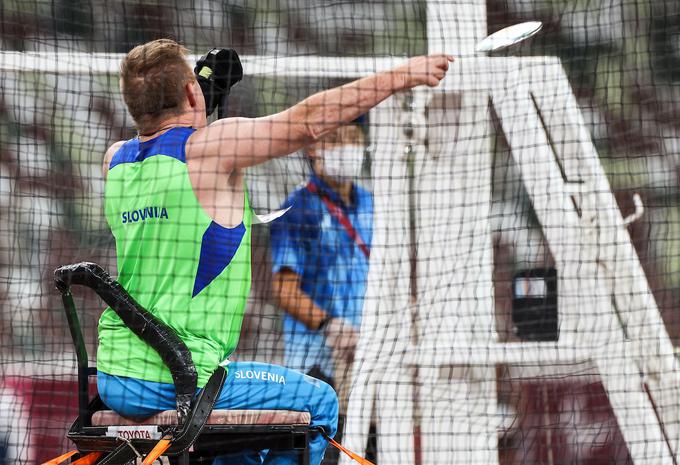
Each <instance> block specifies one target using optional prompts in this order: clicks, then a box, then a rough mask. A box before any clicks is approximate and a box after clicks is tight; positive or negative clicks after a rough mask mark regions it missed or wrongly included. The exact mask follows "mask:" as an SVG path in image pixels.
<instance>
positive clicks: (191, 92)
mask: <svg viewBox="0 0 680 465" xmlns="http://www.w3.org/2000/svg"><path fill="white" fill-rule="evenodd" d="M184 93H185V94H186V96H187V100H188V101H189V106H190V107H191V108H195V107H196V106H197V105H198V98H197V96H196V89H195V88H194V83H193V82H189V83H187V84H185V85H184Z"/></svg>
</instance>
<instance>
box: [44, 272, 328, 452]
mask: <svg viewBox="0 0 680 465" xmlns="http://www.w3.org/2000/svg"><path fill="white" fill-rule="evenodd" d="M79 266H81V267H82V266H87V267H90V268H92V267H93V266H94V267H96V268H97V269H98V270H100V271H101V272H102V273H103V274H104V275H106V273H105V272H104V271H103V270H101V268H99V267H98V266H97V265H94V264H90V263H83V264H77V265H70V266H69V267H70V268H71V269H75V268H77V267H79ZM65 268H68V267H62V268H59V269H57V270H56V271H55V276H56V277H55V282H56V284H57V289H58V290H59V291H60V292H61V297H62V303H63V305H64V311H65V313H66V319H67V321H68V325H69V330H70V332H71V338H72V340H73V344H74V347H75V351H76V358H77V362H78V417H77V418H76V419H75V421H74V422H73V424H72V425H71V427H70V429H69V431H68V434H67V437H68V438H69V439H70V440H71V441H73V443H74V444H75V445H76V447H77V449H78V451H79V453H80V454H85V453H89V452H97V451H100V452H105V453H106V452H113V451H114V450H116V449H118V448H119V447H120V446H121V445H122V444H123V443H127V444H128V445H129V446H130V448H131V450H132V452H134V454H135V455H145V454H148V453H149V452H150V451H151V449H152V448H153V447H154V446H155V445H156V442H157V441H156V440H149V439H130V440H127V439H122V438H120V437H117V436H106V433H107V429H108V426H92V415H93V414H94V413H95V412H97V411H99V410H108V408H107V407H106V406H105V405H104V403H103V402H102V400H101V398H100V397H99V395H96V396H95V397H94V398H93V399H90V398H89V386H90V377H91V376H96V375H97V370H96V367H91V366H89V361H88V353H87V347H86V345H85V339H84V337H83V332H82V328H81V324H80V319H79V318H78V311H77V309H76V305H75V302H74V300H73V295H72V293H71V289H70V285H71V284H81V285H85V286H87V287H90V288H91V289H93V290H95V292H97V293H98V294H100V296H101V293H100V291H101V285H99V286H94V285H92V284H91V283H87V282H78V281H82V280H77V279H73V280H72V282H71V280H68V279H64V277H63V273H62V275H61V276H60V275H59V272H60V270H63V269H65ZM106 276H107V277H108V275H106ZM116 284H117V283H116ZM105 300H106V299H105ZM152 318H153V317H152ZM156 323H158V324H159V325H162V326H165V325H164V324H163V323H162V322H160V321H159V320H156ZM206 390H207V389H206ZM204 391H205V390H204ZM202 392H203V391H202ZM206 395H207V394H206ZM199 396H200V394H199ZM197 402H198V399H194V401H193V402H192V405H195V404H196V403H197ZM184 426H185V425H182V424H178V425H176V426H167V427H164V426H160V427H159V429H160V430H161V432H163V433H165V432H166V430H167V431H171V430H173V429H174V430H178V429H180V430H181V429H182V428H184ZM313 433H315V428H313V427H312V426H310V425H291V424H282V425H204V426H202V427H201V428H200V430H199V432H198V433H197V434H196V438H195V440H194V441H192V443H191V444H190V447H189V446H186V447H181V448H179V447H175V448H173V446H172V445H171V446H170V448H169V449H168V450H167V451H166V452H165V453H164V454H163V455H166V456H169V457H178V463H179V464H180V465H188V464H190V463H191V464H194V463H209V461H212V458H214V457H217V456H219V455H223V454H230V453H238V452H245V451H260V450H263V449H269V450H293V451H295V452H296V453H297V454H298V463H300V464H301V465H308V464H309V441H310V435H311V434H313ZM76 458H77V457H74V459H76ZM133 458H134V456H133ZM174 462H175V461H174V460H173V463H174ZM100 463H106V464H107V465H115V464H116V463H121V462H116V461H106V456H105V457H104V458H103V459H101V462H100ZM122 463H125V462H122Z"/></svg>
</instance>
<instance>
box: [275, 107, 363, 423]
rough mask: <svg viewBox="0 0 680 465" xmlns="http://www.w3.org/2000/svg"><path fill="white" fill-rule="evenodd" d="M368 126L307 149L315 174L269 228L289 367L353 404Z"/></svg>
mask: <svg viewBox="0 0 680 465" xmlns="http://www.w3.org/2000/svg"><path fill="white" fill-rule="evenodd" d="M363 123H364V121H363V119H359V120H356V121H355V122H353V123H352V124H348V125H345V126H341V127H340V128H338V129H337V130H336V131H334V132H332V133H330V134H329V135H327V136H326V137H324V138H323V139H322V140H321V141H319V142H317V143H315V144H314V145H311V146H309V147H307V148H306V149H305V152H306V154H307V157H308V159H309V161H310V165H311V168H312V174H311V175H310V177H309V179H308V181H306V182H305V183H303V184H302V185H301V186H299V187H298V188H297V189H296V190H295V191H294V192H293V193H292V194H291V195H290V197H289V198H288V199H287V200H286V201H285V203H284V205H283V208H287V207H291V208H290V210H289V211H288V212H287V213H286V214H285V215H283V216H282V217H281V218H279V219H277V220H276V221H274V222H273V223H272V226H271V249H272V266H273V281H272V282H273V285H272V287H273V294H274V298H275V300H276V301H277V303H278V304H279V306H280V307H281V308H283V310H284V311H285V319H284V326H283V330H284V342H285V362H284V364H285V365H286V366H288V367H290V368H295V369H298V370H301V371H303V372H304V373H308V374H310V375H312V376H315V377H319V378H321V379H324V380H326V381H331V382H332V384H334V387H335V389H336V391H337V392H338V398H339V401H340V411H341V413H342V412H343V411H344V410H345V409H346V403H347V397H348V388H349V380H348V376H347V375H348V371H349V367H350V366H351V361H352V359H353V357H354V349H355V346H356V343H357V340H358V331H359V327H360V324H361V313H362V307H363V303H364V294H365V292H366V280H367V276H368V264H369V255H370V246H371V237H372V235H373V197H372V195H371V193H370V192H368V191H367V190H365V189H363V188H362V187H361V186H359V185H358V184H356V182H355V181H356V179H357V178H358V177H359V176H360V175H361V171H362V166H363V163H364V154H365V152H366V137H365V125H364V124H363Z"/></svg>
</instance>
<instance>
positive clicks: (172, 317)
mask: <svg viewBox="0 0 680 465" xmlns="http://www.w3.org/2000/svg"><path fill="white" fill-rule="evenodd" d="M193 133H194V129H192V128H187V127H175V128H172V129H170V130H168V131H167V132H164V133H162V134H161V135H159V136H157V137H154V138H152V139H150V140H146V141H143V142H140V140H139V139H138V138H135V139H132V140H129V141H127V142H125V143H124V144H123V145H122V146H120V148H118V150H117V151H116V152H115V153H114V155H113V157H112V158H111V161H110V163H109V166H108V176H107V181H106V192H105V208H106V218H107V220H108V222H109V225H110V227H111V230H112V232H113V235H114V237H115V239H116V251H117V259H118V281H119V282H120V283H121V285H122V286H123V287H125V288H126V289H127V290H128V292H129V293H130V294H131V295H132V296H133V297H134V298H135V299H136V300H137V301H138V302H139V303H140V304H141V305H142V306H144V307H145V308H147V309H148V310H149V311H150V312H152V313H153V314H154V315H155V316H156V317H158V318H160V319H161V320H162V321H164V322H165V323H167V324H168V325H170V326H171V327H172V328H173V329H174V330H175V331H176V332H177V334H178V335H179V337H180V338H181V339H182V340H183V341H184V342H185V343H186V344H187V346H188V347H189V349H190V350H191V353H192V358H193V361H194V364H195V365H196V369H197V371H198V376H199V386H203V385H204V384H205V382H206V381H207V379H208V377H209V376H210V374H212V372H213V371H214V369H215V367H216V366H217V365H218V364H219V363H221V362H222V361H223V360H225V359H226V357H227V356H228V355H229V354H230V353H231V352H232V351H233V350H234V349H235V348H236V344H237V343H238V339H239V333H240V328H241V322H242V319H243V311H244V308H245V302H246V298H247V296H248V292H249V289H250V276H251V273H250V218H251V213H250V208H249V205H248V199H247V195H246V196H245V197H244V198H245V200H244V203H243V210H242V215H240V216H242V218H243V220H242V221H241V223H240V224H238V225H237V226H235V227H233V228H226V227H223V226H220V225H219V224H217V223H216V222H215V221H213V220H212V218H211V217H210V216H208V214H207V213H206V212H205V210H204V208H203V207H202V206H201V204H200V203H199V201H198V199H197V198H196V195H195V194H194V188H193V187H192V183H191V179H190V175H189V170H188V166H187V162H186V154H185V153H186V152H185V146H186V142H187V140H188V138H189V137H190V136H191V134H193ZM227 297H228V298H227ZM99 339H100V344H99V351H98V356H97V359H98V362H97V363H98V368H99V370H100V371H103V372H105V373H108V374H112V375H117V376H127V377H133V378H139V379H143V380H146V381H155V382H164V383H172V378H171V376H170V372H169V371H168V369H167V368H166V367H165V366H164V364H163V362H162V361H161V359H160V357H159V356H158V354H157V353H156V352H154V350H153V349H151V348H150V347H148V346H147V345H146V344H145V343H143V342H142V341H141V340H139V339H138V338H137V337H136V336H134V335H133V334H132V332H130V330H128V329H127V328H126V327H125V325H123V323H122V322H121V321H120V319H119V318H118V316H117V315H115V313H114V312H113V311H111V310H110V309H108V310H106V311H105V312H104V313H103V314H102V317H101V320H100V325H99Z"/></svg>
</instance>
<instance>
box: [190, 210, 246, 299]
mask: <svg viewBox="0 0 680 465" xmlns="http://www.w3.org/2000/svg"><path fill="white" fill-rule="evenodd" d="M245 233H246V227H245V225H244V224H243V222H241V224H239V225H238V226H236V227H235V228H225V227H224V226H221V225H219V224H217V223H215V222H214V221H212V222H211V223H210V225H209V226H208V228H207V229H206V230H205V232H204V233H203V240H202V241H201V256H200V258H199V260H198V268H197V269H196V279H195V281H194V291H193V293H192V294H191V297H196V295H198V293H199V292H201V291H202V290H203V289H204V288H205V287H206V286H207V285H208V284H210V283H211V282H212V281H213V279H215V278H216V277H217V276H219V274H220V273H222V271H223V270H224V269H225V268H226V267H227V265H228V264H229V262H231V259H232V258H233V257H234V254H235V253H236V250H238V248H239V246H240V245H241V239H243V235H244V234H245Z"/></svg>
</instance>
